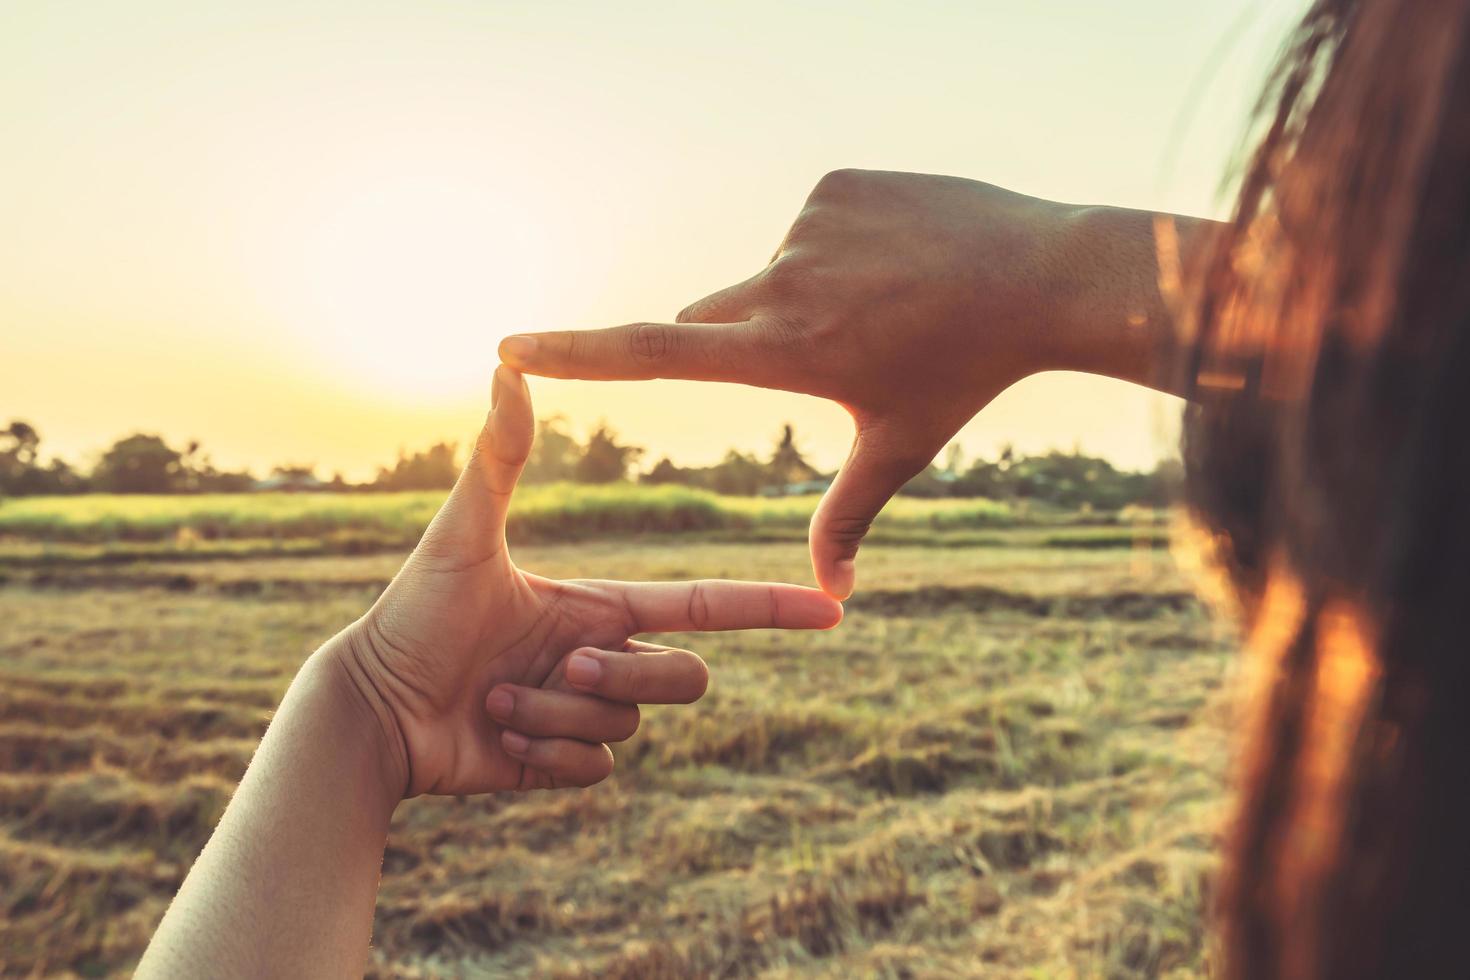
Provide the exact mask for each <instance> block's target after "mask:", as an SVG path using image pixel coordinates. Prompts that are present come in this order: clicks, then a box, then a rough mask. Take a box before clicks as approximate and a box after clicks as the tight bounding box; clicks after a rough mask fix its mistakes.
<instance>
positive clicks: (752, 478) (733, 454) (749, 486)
mask: <svg viewBox="0 0 1470 980" xmlns="http://www.w3.org/2000/svg"><path fill="white" fill-rule="evenodd" d="M768 485H769V484H768V477H767V472H766V468H765V467H764V466H763V465H761V463H760V461H758V460H757V459H756V458H755V457H754V456H751V455H749V454H747V453H742V452H739V451H737V450H734V449H732V450H730V451H729V452H728V453H726V454H725V458H724V459H723V460H721V461H720V462H719V463H718V464H717V465H715V466H713V467H711V468H710V471H709V486H710V489H711V490H713V491H715V492H716V493H728V494H735V495H740V496H750V495H751V494H756V493H760V489H761V487H764V486H768Z"/></svg>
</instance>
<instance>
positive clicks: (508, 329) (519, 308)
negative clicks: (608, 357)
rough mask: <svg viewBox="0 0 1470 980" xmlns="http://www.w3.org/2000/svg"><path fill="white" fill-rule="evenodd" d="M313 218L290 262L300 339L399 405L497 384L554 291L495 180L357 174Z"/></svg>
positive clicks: (349, 377)
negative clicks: (500, 362) (503, 354)
mask: <svg viewBox="0 0 1470 980" xmlns="http://www.w3.org/2000/svg"><path fill="white" fill-rule="evenodd" d="M303 218H304V220H303V226H302V227H303V232H302V237H301V239H300V241H299V242H298V243H296V246H297V248H296V254H295V255H294V256H291V257H289V258H287V259H286V262H285V264H286V265H287V266H288V267H289V268H290V269H291V275H293V276H295V277H296V279H297V281H296V283H295V288H294V289H293V290H292V291H293V292H294V293H296V294H297V295H298V296H299V297H300V307H299V309H300V316H301V320H300V333H301V334H302V335H303V336H305V337H307V338H309V340H310V341H311V343H312V344H313V345H315V346H316V347H317V349H318V352H319V354H320V356H321V357H322V359H323V361H324V362H325V363H324V366H325V367H326V368H327V369H328V370H329V371H333V372H337V373H338V374H339V377H341V380H343V381H345V382H346V383H348V384H354V385H363V386H371V387H373V388H375V389H377V390H379V391H380V392H381V393H383V394H386V395H388V396H390V397H391V396H394V395H396V396H400V397H406V398H412V399H415V400H418V401H422V400H424V399H434V398H436V397H446V398H447V397H458V396H462V395H463V394H465V393H466V392H467V391H469V390H472V389H474V388H476V387H484V386H486V385H488V383H489V377H490V372H491V371H492V370H493V369H494V365H495V364H496V356H495V347H496V345H497V344H498V343H499V341H500V339H501V338H502V337H504V336H505V335H506V334H508V333H513V332H515V331H516V330H520V329H525V328H526V325H527V323H529V322H531V319H532V318H533V316H534V310H535V302H536V297H537V296H538V295H540V293H541V291H542V290H543V289H544V288H545V282H544V277H545V270H546V269H547V268H548V267H549V262H548V261H547V258H546V256H545V254H544V253H545V249H544V247H543V242H542V241H541V240H540V239H539V238H538V235H537V227H536V225H535V223H534V222H533V221H532V218H531V216H530V215H529V214H527V213H525V212H524V211H522V210H521V209H520V208H519V207H518V205H517V202H516V200H514V198H513V197H511V196H510V195H502V194H499V193H497V191H496V188H495V186H494V184H493V183H491V182H488V181H481V182H479V183H473V184H472V183H469V182H461V181H457V180H447V179H426V178H424V177H414V178H411V179H405V178H396V179H387V180H371V181H369V180H363V179H362V178H361V177H357V178H355V183H354V185H353V186H351V187H350V188H344V189H342V190H340V191H338V192H337V193H336V194H334V195H329V196H327V197H326V198H325V199H323V200H322V202H321V211H320V213H318V214H316V215H310V216H303Z"/></svg>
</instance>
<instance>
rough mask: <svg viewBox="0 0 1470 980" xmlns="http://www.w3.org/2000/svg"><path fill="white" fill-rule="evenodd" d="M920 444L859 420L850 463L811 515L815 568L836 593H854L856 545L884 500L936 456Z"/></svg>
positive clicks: (819, 578)
mask: <svg viewBox="0 0 1470 980" xmlns="http://www.w3.org/2000/svg"><path fill="white" fill-rule="evenodd" d="M916 445H920V446H921V445H927V441H925V442H920V441H919V440H918V439H917V438H915V437H913V436H912V435H909V434H904V433H898V432H895V431H893V430H891V429H886V428H880V427H878V426H874V425H869V426H864V425H863V424H862V423H859V425H858V432H857V438H856V439H855V440H853V444H852V451H851V452H850V453H849V454H848V457H847V462H845V463H843V464H842V469H841V470H839V471H838V473H837V478H836V479H835V480H833V481H832V486H831V487H830V488H828V490H827V493H826V495H825V496H824V497H822V502H821V503H820V504H818V505H817V511H816V513H815V514H813V515H812V525H811V549H812V571H813V572H815V573H816V577H817V584H818V585H820V586H821V587H822V590H823V591H824V592H826V593H827V594H828V595H830V596H832V597H833V598H835V599H846V598H847V597H848V596H850V595H851V594H852V590H853V584H854V581H855V577H856V574H855V561H856V559H857V552H858V546H859V545H860V544H861V543H862V540H863V538H864V537H865V536H866V535H867V533H868V529H869V528H871V527H872V526H873V519H874V518H875V517H877V516H878V512H879V511H881V510H882V509H883V505H884V504H886V503H888V501H889V500H890V499H891V498H892V497H893V495H894V494H896V493H897V492H898V491H899V489H900V488H902V487H903V485H904V484H905V483H907V482H908V481H909V480H910V479H912V478H913V477H914V476H915V475H916V474H918V473H919V472H920V471H922V470H923V469H924V467H926V466H928V465H929V463H930V462H932V461H933V459H934V453H933V452H931V453H928V454H927V455H926V454H925V453H924V452H923V451H922V450H918V451H916V449H915V446H916ZM936 452H937V450H936Z"/></svg>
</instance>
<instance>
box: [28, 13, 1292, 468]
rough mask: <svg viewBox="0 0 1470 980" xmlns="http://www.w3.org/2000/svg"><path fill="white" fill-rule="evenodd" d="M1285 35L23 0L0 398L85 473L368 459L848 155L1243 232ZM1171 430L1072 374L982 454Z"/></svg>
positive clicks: (1012, 21)
mask: <svg viewBox="0 0 1470 980" xmlns="http://www.w3.org/2000/svg"><path fill="white" fill-rule="evenodd" d="M1059 23H1060V24H1064V25H1067V26H1066V27H1065V28H1064V29H1063V30H1061V31H1060V32H1059V31H1058V30H1057V29H1056V25H1057V24H1059ZM1282 23H1283V14H1282V12H1281V11H1279V10H1274V9H1272V5H1269V4H1262V3H1250V2H1247V0H1239V2H1232V3H1224V4H1212V5H1209V9H1208V10H1188V11H1185V10H1182V9H1179V8H1177V7H1176V6H1175V5H1172V4H1168V3H1164V2H1162V0H1140V2H1137V3H1135V4H1133V5H1132V6H1131V7H1130V14H1129V16H1127V17H1118V16H1114V12H1112V11H1111V10H1109V12H1108V13H1106V14H1104V13H1103V12H1102V10H1101V9H1100V8H1098V7H1097V6H1096V5H1093V4H1086V3H1072V2H1056V3H1044V4H1034V5H1026V6H1024V7H1014V6H1013V5H1009V4H976V5H967V6H963V7H961V6H954V5H948V4H939V3H928V4H919V5H917V6H916V7H914V6H912V5H903V6H900V5H884V4H874V5H864V6H860V7H853V6H851V5H846V4H822V3H817V4H799V5H784V4H781V5H777V4H754V5H751V4H745V5H740V6H739V7H738V8H736V7H726V6H722V5H717V4H708V5H706V4H672V3H670V4H655V3H642V4H632V5H626V4H617V5H603V4H591V3H578V4H556V5H550V4H483V3H449V4H439V5H435V6H433V7H432V8H425V7H423V6H422V5H418V4H394V3H381V4H378V3H375V4H369V5H366V6H363V5H357V4H345V3H344V4H335V3H316V4H306V5H298V4H289V5H287V4H273V3H264V4H250V5H248V6H237V5H212V4H203V5H199V4H187V3H169V2H162V0H160V2H152V3H148V4H142V5H133V4H115V3H104V4H95V5H88V6H87V8H86V10H85V11H83V10H82V9H80V8H73V7H68V6H62V5H54V4H43V3H18V4H11V5H7V6H6V7H5V8H4V10H3V11H0V110H3V111H0V139H3V141H4V145H5V146H6V147H7V152H6V160H5V162H4V164H3V166H4V169H5V171H6V174H7V179H6V180H5V181H4V182H3V184H0V214H3V215H4V216H5V219H4V221H5V225H6V229H7V231H6V235H5V236H4V242H3V244H0V263H3V265H4V267H5V268H6V269H7V274H6V275H5V276H4V277H3V280H0V333H3V337H4V341H3V342H4V348H5V351H6V356H5V357H4V358H3V359H0V391H3V392H4V394H5V401H6V403H7V405H9V406H10V408H9V409H8V410H9V411H11V412H12V413H14V414H17V415H20V416H22V417H24V418H27V419H29V420H30V421H32V422H33V423H34V424H36V425H37V426H38V427H39V429H40V430H41V431H42V433H43V434H44V437H45V440H46V442H45V445H46V447H47V449H49V450H50V451H53V452H56V453H61V454H65V455H68V456H82V455H85V454H89V453H95V452H97V451H99V450H100V449H101V448H102V447H103V446H105V445H106V444H107V443H108V442H110V441H111V440H112V439H115V438H117V437H118V436H120V435H123V434H125V432H126V431H132V430H142V431H154V432H159V433H160V434H163V435H165V436H166V437H167V438H170V439H173V440H176V441H182V440H185V439H199V440H201V441H202V442H203V443H204V444H205V446H206V447H207V448H208V449H209V450H210V451H211V452H212V453H213V454H214V456H215V458H216V459H217V460H219V461H221V462H223V463H227V464H230V465H250V466H253V467H256V468H258V469H263V468H268V467H269V466H271V465H273V464H275V463H278V462H281V461H283V460H292V461H297V462H313V463H316V464H318V465H320V466H321V467H322V468H323V470H325V471H332V470H341V471H344V472H346V473H348V474H356V475H363V474H366V473H368V472H370V470H371V468H372V467H373V466H374V465H376V464H378V463H380V462H382V461H384V460H385V459H387V458H389V457H391V455H392V453H393V452H394V451H396V449H397V448H398V447H400V446H409V447H414V446H421V445H426V444H428V443H430V442H433V441H435V440H438V439H452V440H455V441H461V442H462V441H463V440H464V439H466V438H468V436H469V434H470V433H472V432H473V431H474V429H475V427H476V426H477V425H478V419H479V416H480V414H481V412H482V411H483V406H484V399H485V392H486V390H487V386H488V383H489V374H490V371H491V369H492V368H493V366H494V364H495V356H494V351H495V345H496V343H497V342H498V340H499V339H500V338H501V337H502V336H504V335H506V334H508V333H512V332H517V331H524V330H529V329H554V328H563V327H591V326H604V325H611V324H615V323H622V322H629V321H634V320H659V319H669V318H672V316H673V314H674V313H675V312H677V311H678V310H679V309H680V308H681V307H683V306H684V305H686V304H687V303H689V302H691V301H692V300H694V299H697V298H698V297H699V296H701V295H703V294H705V293H707V292H710V291H712V290H714V289H717V288H719V287H721V286H724V285H727V284H729V283H731V282H735V281H738V280H740V279H743V278H745V277H746V276H748V275H750V274H751V273H752V272H754V271H756V270H758V269H759V268H760V267H761V265H763V264H764V262H765V261H766V260H767V259H768V258H769V256H770V253H771V250H772V249H773V248H774V247H775V245H776V243H777V242H778V241H779V240H780V239H781V236H782V235H783V234H784V231H785V228H786V226H787V225H788V224H789V222H790V220H791V217H792V215H794V213H795V211H796V209H797V208H798V206H799V205H800V204H801V202H802V199H803V197H804V196H805V194H806V192H807V190H809V188H810V186H811V185H812V184H813V183H814V182H815V180H816V179H817V178H818V177H820V176H821V174H822V173H824V172H826V171H828V170H831V169H835V168H838V167H842V166H869V167H880V168H887V169H901V170H924V171H938V172H948V173H955V174H964V175H967V176H974V177H978V178H980V179H984V180H988V181H993V182H995V183H1000V184H1003V185H1006V186H1010V187H1014V188H1016V189H1018V190H1022V191H1026V192H1029V193H1034V194H1038V195H1044V196H1051V197H1056V198H1060V199H1064V200H1077V201H1089V200H1108V201H1111V202H1113V203H1124V204H1133V205H1137V206H1146V207H1160V208H1169V209H1176V210H1182V211H1186V212H1195V213H1214V212H1217V211H1218V210H1219V209H1220V207H1221V204H1220V199H1219V198H1218V195H1217V190H1218V187H1219V184H1220V180H1221V177H1222V174H1223V161H1225V160H1227V159H1228V157H1229V154H1230V151H1231V148H1232V146H1233V140H1234V139H1235V138H1236V136H1235V134H1236V133H1237V132H1238V130H1237V129H1234V128H1232V127H1231V126H1211V127H1201V126H1200V125H1199V121H1200V120H1205V119H1208V120H1211V121H1212V122H1214V121H1218V120H1219V119H1221V118H1229V119H1242V120H1243V119H1244V112H1245V109H1246V107H1247V106H1248V103H1249V100H1248V98H1247V97H1246V96H1245V95H1244V94H1243V93H1244V92H1245V91H1248V90H1249V85H1248V84H1246V79H1249V78H1253V77H1255V74H1257V73H1259V71H1260V70H1261V68H1262V67H1263V66H1264V64H1265V63H1266V60H1267V58H1268V57H1269V55H1270V54H1271V53H1272V52H1273V51H1274V46H1275V44H1276V43H1277V39H1278V38H1279V31H1280V28H1281V24H1282ZM818 33H821V34H822V37H823V40H822V42H821V43H820V44H808V43H806V42H807V40H808V39H811V38H815V37H816V36H817V35H818ZM999 93H1004V98H997V95H998V94H999ZM537 405H538V411H540V412H543V413H546V414H558V413H560V414H564V415H566V416H567V417H568V418H569V419H570V420H571V421H572V423H573V425H574V427H575V428H577V429H578V430H584V429H585V428H586V427H588V426H591V425H592V424H594V423H595V422H596V421H597V420H598V419H602V418H605V419H606V420H607V421H609V422H610V423H611V424H613V425H614V426H615V427H616V428H617V429H618V430H619V431H620V432H621V433H622V434H623V435H624V436H625V437H626V438H628V439H630V440H632V441H633V442H636V443H638V444H640V445H644V446H647V447H648V448H649V450H650V452H651V453H653V454H654V455H655V456H656V455H663V454H669V455H671V456H673V457H674V458H675V459H676V460H680V461H686V462H689V463H706V462H710V461H712V460H713V459H716V458H718V457H719V456H720V455H721V454H722V453H723V452H724V451H725V449H726V448H728V447H731V446H735V447H738V448H744V449H755V448H759V447H764V446H765V445H766V444H767V443H768V442H769V440H770V439H771V438H772V436H773V434H774V433H775V432H776V431H777V430H778V429H779V427H780V425H781V424H782V423H783V422H787V421H790V422H793V423H795V424H796V426H797V431H798V434H799V436H800V438H801V440H802V443H803V445H804V447H805V448H806V449H807V451H809V452H810V453H811V454H812V455H813V456H814V458H816V459H818V460H820V461H822V462H823V464H824V465H834V464H835V463H836V462H837V461H839V460H840V459H841V456H842V454H843V453H844V452H845V447H846V444H847V442H848V439H849V433H850V425H849V423H848V421H847V419H846V418H844V417H843V415H842V413H841V412H840V411H834V410H833V409H832V408H831V406H829V405H826V404H822V403H818V402H815V401H813V400H810V399H805V398H799V397H796V396H788V395H785V394H780V393H774V392H765V391H757V390H749V389H744V390H742V389H734V388H724V387H710V386H694V385H687V384H683V383H678V382H666V383H655V384H648V385H638V386H622V385H619V386H614V387H612V388H608V387H606V386H596V385H588V384H584V383H571V382H566V383H544V384H539V385H538V403H537ZM671 405H677V406H678V410H677V411H670V410H669V408H670V406H671ZM1174 411H1175V410H1174V409H1173V408H1171V407H1169V405H1168V403H1167V402H1162V401H1160V400H1159V399H1158V398H1157V396H1153V395H1148V394H1145V393H1143V392H1141V391H1139V390H1137V389H1132V388H1129V387H1128V386H1126V385H1122V384H1115V383H1109V382H1102V381H1097V380H1094V379H1082V378H1073V377H1067V378H1062V377H1042V378H1036V379H1033V380H1031V381H1028V382H1025V383H1023V384H1022V385H1020V386H1019V387H1017V388H1016V389H1014V390H1013V391H1011V392H1009V393H1008V394H1007V395H1005V396H1004V397H1002V398H1001V399H1000V400H999V401H998V402H997V403H995V404H994V405H993V406H991V408H990V409H989V410H988V411H987V412H985V413H983V414H982V415H981V416H980V417H979V418H978V419H977V420H976V421H974V422H972V423H971V424H970V425H969V426H968V427H966V429H965V430H964V432H963V433H962V434H961V437H960V441H961V442H962V443H963V444H964V445H965V447H966V448H967V449H968V450H969V451H971V452H991V451H993V450H994V449H995V448H996V447H997V446H999V445H1000V444H1002V443H1007V442H1010V443H1014V444H1016V445H1017V446H1019V447H1022V448H1025V449H1028V450H1035V451H1039V450H1044V449H1046V448H1049V447H1053V446H1056V447H1062V448H1070V447H1072V446H1073V445H1074V444H1080V445H1082V446H1083V447H1084V448H1087V449H1089V450H1091V451H1094V452H1099V453H1102V454H1104V455H1108V456H1110V457H1113V458H1115V459H1117V460H1118V461H1120V462H1121V463H1125V464H1128V465H1137V466H1143V465H1148V464H1150V462H1151V461H1152V460H1153V459H1155V458H1156V457H1157V456H1159V455H1160V454H1162V453H1167V452H1168V451H1169V446H1170V443H1171V439H1172V436H1171V433H1172V431H1173V422H1172V416H1173V414H1174ZM308 419H309V420H311V421H312V424H310V425H307V424H304V423H305V421H306V420H308ZM735 419H738V420H739V423H738V424H736V423H735V422H734V421H733V420H735Z"/></svg>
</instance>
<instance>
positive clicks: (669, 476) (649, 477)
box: [639, 456, 697, 486]
mask: <svg viewBox="0 0 1470 980" xmlns="http://www.w3.org/2000/svg"><path fill="white" fill-rule="evenodd" d="M694 474H695V471H694V470H688V469H685V468H683V467H681V466H675V465H674V461H673V460H671V459H669V457H667V456H665V457H663V458H662V459H660V460H659V461H658V462H657V463H655V464H653V469H651V470H649V471H648V472H647V473H645V474H643V476H642V477H640V478H639V482H641V483H653V484H661V483H682V484H685V485H688V486H694V485H697V478H696V476H695V475H694Z"/></svg>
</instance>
